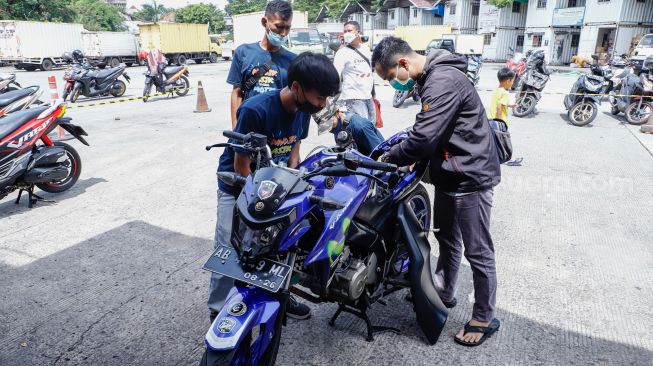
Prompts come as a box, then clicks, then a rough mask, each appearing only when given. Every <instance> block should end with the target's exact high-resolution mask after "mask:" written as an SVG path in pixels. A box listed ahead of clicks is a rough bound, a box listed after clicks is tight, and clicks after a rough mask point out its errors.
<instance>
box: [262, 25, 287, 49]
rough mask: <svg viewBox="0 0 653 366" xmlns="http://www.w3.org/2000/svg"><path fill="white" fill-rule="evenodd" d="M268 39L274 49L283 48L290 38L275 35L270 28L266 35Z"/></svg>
mask: <svg viewBox="0 0 653 366" xmlns="http://www.w3.org/2000/svg"><path fill="white" fill-rule="evenodd" d="M265 35H266V37H267V38H268V42H270V44H271V45H272V46H274V47H281V45H282V44H284V43H286V40H287V39H288V36H282V35H279V34H276V33H274V32H273V31H272V30H271V29H270V28H269V27H268V31H267V33H265Z"/></svg>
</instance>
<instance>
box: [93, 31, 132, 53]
mask: <svg viewBox="0 0 653 366" xmlns="http://www.w3.org/2000/svg"><path fill="white" fill-rule="evenodd" d="M82 43H83V49H82V51H83V52H84V56H86V57H98V58H101V57H112V56H136V54H137V53H138V38H137V37H136V36H135V35H133V34H131V33H128V32H84V33H82Z"/></svg>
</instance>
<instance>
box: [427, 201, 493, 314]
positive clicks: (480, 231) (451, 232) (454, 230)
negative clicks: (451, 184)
mask: <svg viewBox="0 0 653 366" xmlns="http://www.w3.org/2000/svg"><path fill="white" fill-rule="evenodd" d="M492 195H493V191H492V190H491V189H488V190H485V191H480V192H474V193H470V194H463V195H456V194H451V193H445V192H440V191H438V190H436V195H435V196H436V197H435V209H434V211H435V212H434V219H433V227H435V228H439V229H440V231H439V232H438V233H436V234H435V237H436V239H438V243H439V245H440V257H439V258H438V265H437V267H436V270H435V280H436V284H437V285H438V287H440V289H439V291H440V297H441V298H442V300H444V301H451V300H453V298H454V295H455V288H456V280H457V279H458V269H459V268H460V260H461V258H462V252H463V247H464V248H465V258H467V261H468V262H469V264H470V266H471V267H472V278H473V281H474V308H473V310H472V319H474V320H477V321H480V322H489V321H491V320H492V319H494V309H495V306H496V301H497V300H496V292H497V274H496V266H495V260H494V243H493V242H492V236H491V235H490V211H491V209H492Z"/></svg>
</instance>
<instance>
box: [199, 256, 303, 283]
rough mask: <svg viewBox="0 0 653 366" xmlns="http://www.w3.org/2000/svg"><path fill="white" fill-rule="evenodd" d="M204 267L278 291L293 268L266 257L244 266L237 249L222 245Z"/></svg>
mask: <svg viewBox="0 0 653 366" xmlns="http://www.w3.org/2000/svg"><path fill="white" fill-rule="evenodd" d="M204 269H205V270H207V271H211V272H215V273H217V274H221V275H223V276H227V277H230V278H233V279H235V280H238V281H242V282H245V283H247V284H249V285H252V286H256V287H260V288H262V289H265V290H268V291H271V292H277V291H279V288H281V287H282V286H283V283H284V281H285V280H286V277H288V274H289V273H290V269H291V268H290V266H287V265H285V264H282V263H279V262H275V261H273V260H270V259H266V258H260V259H257V260H256V262H255V263H254V264H253V265H252V266H249V265H248V266H243V264H242V263H241V261H240V259H239V258H238V253H237V252H236V250H235V249H233V248H230V247H226V246H223V245H220V246H218V248H217V249H216V250H215V252H213V254H211V258H209V260H208V261H206V263H205V264H204Z"/></svg>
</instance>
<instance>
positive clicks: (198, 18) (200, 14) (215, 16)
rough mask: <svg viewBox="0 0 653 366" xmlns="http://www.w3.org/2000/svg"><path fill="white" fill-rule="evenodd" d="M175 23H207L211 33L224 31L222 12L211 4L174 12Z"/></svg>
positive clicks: (195, 5) (191, 6) (187, 7)
mask: <svg viewBox="0 0 653 366" xmlns="http://www.w3.org/2000/svg"><path fill="white" fill-rule="evenodd" d="M175 21H177V22H179V23H196V24H206V23H209V31H210V32H211V33H220V32H222V31H223V30H224V12H222V10H220V9H218V8H217V7H216V6H215V5H213V4H204V3H200V4H193V5H187V6H184V7H183V8H181V9H178V10H177V11H175Z"/></svg>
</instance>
